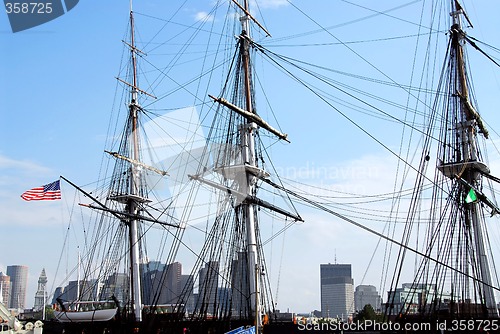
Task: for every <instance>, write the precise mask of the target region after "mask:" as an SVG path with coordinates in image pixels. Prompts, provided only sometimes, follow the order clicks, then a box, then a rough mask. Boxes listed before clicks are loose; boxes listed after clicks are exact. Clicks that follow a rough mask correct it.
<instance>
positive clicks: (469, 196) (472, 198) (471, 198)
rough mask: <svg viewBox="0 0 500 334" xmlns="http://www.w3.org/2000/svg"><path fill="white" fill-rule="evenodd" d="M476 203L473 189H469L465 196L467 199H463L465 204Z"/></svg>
mask: <svg viewBox="0 0 500 334" xmlns="http://www.w3.org/2000/svg"><path fill="white" fill-rule="evenodd" d="M476 201H477V196H476V192H475V191H474V189H473V188H470V190H469V193H468V194H467V197H465V203H473V202H476Z"/></svg>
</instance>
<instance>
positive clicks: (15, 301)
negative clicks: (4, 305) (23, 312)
mask: <svg viewBox="0 0 500 334" xmlns="http://www.w3.org/2000/svg"><path fill="white" fill-rule="evenodd" d="M7 275H8V276H10V282H11V290H10V303H9V307H10V308H17V309H24V307H25V305H26V289H27V285H28V267H27V266H7Z"/></svg>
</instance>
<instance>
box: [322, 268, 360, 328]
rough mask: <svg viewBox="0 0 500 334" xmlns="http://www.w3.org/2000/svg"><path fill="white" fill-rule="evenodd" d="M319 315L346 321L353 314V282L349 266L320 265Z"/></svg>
mask: <svg viewBox="0 0 500 334" xmlns="http://www.w3.org/2000/svg"><path fill="white" fill-rule="evenodd" d="M320 277H321V313H322V315H323V317H330V318H337V317H338V318H343V319H347V317H349V316H350V315H352V313H353V312H354V288H353V284H354V280H353V279H352V273H351V265H350V264H321V265H320Z"/></svg>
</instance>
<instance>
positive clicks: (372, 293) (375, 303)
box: [354, 285, 382, 311]
mask: <svg viewBox="0 0 500 334" xmlns="http://www.w3.org/2000/svg"><path fill="white" fill-rule="evenodd" d="M381 299H382V298H381V297H380V294H379V293H378V292H377V288H376V287H374V286H373V285H358V286H357V287H356V291H354V308H355V309H356V311H361V310H362V309H363V307H365V305H371V306H372V307H373V309H374V310H375V311H377V310H380V304H381Z"/></svg>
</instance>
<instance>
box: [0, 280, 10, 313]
mask: <svg viewBox="0 0 500 334" xmlns="http://www.w3.org/2000/svg"><path fill="white" fill-rule="evenodd" d="M0 303H2V304H4V305H5V307H7V308H9V304H10V276H7V275H5V274H4V273H2V272H0Z"/></svg>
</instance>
